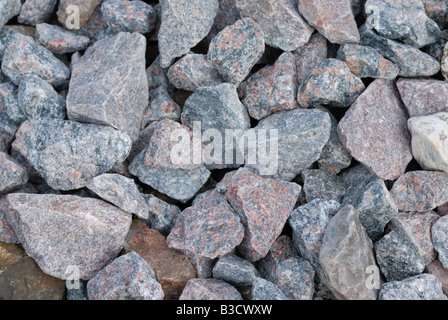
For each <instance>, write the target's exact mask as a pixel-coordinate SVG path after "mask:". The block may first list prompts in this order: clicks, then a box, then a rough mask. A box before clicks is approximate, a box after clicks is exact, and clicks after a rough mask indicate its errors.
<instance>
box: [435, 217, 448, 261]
mask: <svg viewBox="0 0 448 320" xmlns="http://www.w3.org/2000/svg"><path fill="white" fill-rule="evenodd" d="M431 236H432V242H433V244H434V248H435V249H436V251H437V253H438V254H439V260H440V262H441V263H442V264H443V267H444V268H445V269H448V216H444V217H442V218H440V219H439V220H437V221H436V223H434V225H433V226H432V229H431Z"/></svg>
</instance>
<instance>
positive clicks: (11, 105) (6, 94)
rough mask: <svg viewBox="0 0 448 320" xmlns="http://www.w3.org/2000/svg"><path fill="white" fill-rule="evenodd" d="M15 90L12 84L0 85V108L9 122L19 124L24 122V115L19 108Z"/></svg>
mask: <svg viewBox="0 0 448 320" xmlns="http://www.w3.org/2000/svg"><path fill="white" fill-rule="evenodd" d="M17 89H18V88H17V87H16V86H15V85H14V84H13V83H12V82H6V83H2V84H0V106H1V108H2V109H4V111H5V113H6V116H7V117H8V118H9V119H10V120H11V121H13V122H15V123H17V124H20V123H22V122H23V121H25V120H26V115H25V114H24V113H23V111H22V109H21V108H20V106H19V101H18V96H17V91H18V90H17Z"/></svg>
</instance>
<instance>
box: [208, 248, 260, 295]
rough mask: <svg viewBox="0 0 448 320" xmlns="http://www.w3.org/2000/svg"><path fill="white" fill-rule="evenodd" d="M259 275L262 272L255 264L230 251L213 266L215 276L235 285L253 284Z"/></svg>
mask: <svg viewBox="0 0 448 320" xmlns="http://www.w3.org/2000/svg"><path fill="white" fill-rule="evenodd" d="M259 276H260V273H259V272H258V270H257V269H255V267H254V265H253V264H251V263H250V262H249V261H247V260H244V259H242V258H240V257H238V256H236V255H234V254H230V253H229V254H226V255H225V256H222V257H221V258H219V260H218V261H217V262H216V264H215V266H214V267H213V278H215V279H218V280H223V281H225V282H227V283H230V284H231V285H233V286H235V287H245V286H252V284H253V283H254V281H255V280H256V278H257V277H259Z"/></svg>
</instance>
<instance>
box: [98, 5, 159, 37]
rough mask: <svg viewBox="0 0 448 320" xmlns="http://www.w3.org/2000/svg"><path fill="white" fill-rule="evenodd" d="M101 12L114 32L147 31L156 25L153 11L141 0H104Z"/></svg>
mask: <svg viewBox="0 0 448 320" xmlns="http://www.w3.org/2000/svg"><path fill="white" fill-rule="evenodd" d="M101 13H102V14H103V17H104V20H106V22H107V24H108V26H109V27H110V28H112V29H113V30H114V31H116V32H120V31H123V32H140V33H148V32H151V31H152V30H153V29H154V28H155V27H156V21H157V17H156V13H155V11H154V9H153V8H152V7H151V6H150V5H149V4H147V3H145V2H143V1H110V0H109V1H104V2H103V3H102V4H101Z"/></svg>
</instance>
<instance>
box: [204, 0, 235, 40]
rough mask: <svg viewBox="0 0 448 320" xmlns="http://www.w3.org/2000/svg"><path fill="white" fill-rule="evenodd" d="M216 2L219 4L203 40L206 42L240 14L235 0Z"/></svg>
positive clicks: (233, 21) (232, 22)
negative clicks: (213, 20) (211, 24)
mask: <svg viewBox="0 0 448 320" xmlns="http://www.w3.org/2000/svg"><path fill="white" fill-rule="evenodd" d="M218 2H219V6H218V11H217V13H216V16H215V22H214V23H213V26H212V28H211V29H210V32H209V33H208V35H207V37H206V40H205V41H206V43H208V44H209V43H210V40H211V39H213V38H214V37H215V36H216V35H217V34H218V33H219V32H220V31H221V30H222V29H224V28H225V27H227V26H230V25H232V24H234V23H235V22H237V21H238V20H240V19H241V15H240V13H239V11H238V8H237V7H236V0H218Z"/></svg>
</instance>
